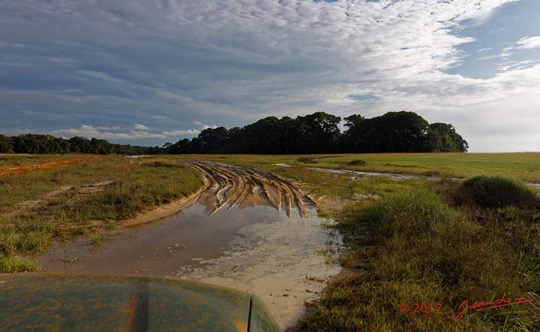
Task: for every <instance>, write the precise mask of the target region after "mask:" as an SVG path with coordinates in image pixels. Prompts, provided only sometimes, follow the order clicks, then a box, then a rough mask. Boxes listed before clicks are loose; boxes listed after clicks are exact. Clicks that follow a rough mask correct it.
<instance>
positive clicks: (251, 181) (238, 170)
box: [184, 160, 316, 216]
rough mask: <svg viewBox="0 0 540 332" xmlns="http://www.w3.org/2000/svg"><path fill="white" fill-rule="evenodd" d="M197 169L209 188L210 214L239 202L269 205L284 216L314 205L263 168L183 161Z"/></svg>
mask: <svg viewBox="0 0 540 332" xmlns="http://www.w3.org/2000/svg"><path fill="white" fill-rule="evenodd" d="M184 162H185V163H186V165H188V166H189V167H191V168H193V169H196V170H198V171H200V172H201V173H202V174H203V176H204V177H205V179H206V181H205V182H206V186H207V187H206V189H205V190H204V191H205V192H208V191H212V192H213V195H208V196H207V201H206V202H205V203H206V205H207V206H211V208H212V212H211V213H212V214H213V213H215V212H217V211H219V210H220V209H222V208H226V209H232V208H233V207H234V206H239V207H242V206H243V205H247V206H253V205H269V206H272V207H275V208H276V209H278V210H285V212H286V213H287V216H290V215H291V211H292V210H293V209H295V208H296V209H298V211H299V213H300V216H305V215H306V212H307V209H308V207H313V206H315V205H316V204H315V203H314V202H313V201H312V200H311V199H310V198H308V197H307V196H306V195H304V194H302V193H301V192H300V191H299V190H298V189H297V188H296V187H295V186H294V185H292V184H291V183H290V182H288V181H286V180H283V179H281V178H279V177H277V176H275V175H273V174H271V173H267V172H264V171H260V170H256V169H252V168H247V167H239V166H233V165H228V164H223V163H218V162H212V161H194V160H186V161H184Z"/></svg>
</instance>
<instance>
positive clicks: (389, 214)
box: [360, 191, 456, 242]
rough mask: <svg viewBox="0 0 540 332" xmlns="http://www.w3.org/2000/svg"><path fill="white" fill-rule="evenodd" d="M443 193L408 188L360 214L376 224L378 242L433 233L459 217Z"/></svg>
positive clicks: (372, 225) (363, 218)
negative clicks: (440, 194) (438, 227)
mask: <svg viewBox="0 0 540 332" xmlns="http://www.w3.org/2000/svg"><path fill="white" fill-rule="evenodd" d="M455 217H456V212H455V211H453V210H452V209H451V208H450V207H449V206H448V205H446V203H445V202H443V201H442V200H441V199H440V197H439V196H437V195H436V194H433V193H429V192H424V191H406V192H400V193H396V194H393V195H390V196H388V197H387V198H385V199H384V200H382V201H380V202H378V203H376V204H375V205H373V206H372V207H370V208H369V209H367V211H366V212H365V213H363V214H362V215H361V216H360V219H361V220H360V221H365V222H367V223H368V224H370V226H371V227H373V228H374V234H376V238H375V240H376V241H377V242H384V241H385V240H387V239H389V238H392V237H394V236H396V235H399V236H405V237H416V236H420V235H424V234H426V233H431V232H433V230H434V229H435V228H436V227H437V225H438V224H441V223H448V222H450V221H451V220H453V219H455Z"/></svg>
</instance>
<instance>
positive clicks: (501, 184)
mask: <svg viewBox="0 0 540 332" xmlns="http://www.w3.org/2000/svg"><path fill="white" fill-rule="evenodd" d="M455 197H456V198H457V201H458V203H462V204H463V203H468V202H473V203H474V204H476V205H479V206H481V207H485V208H502V207H507V206H518V207H521V208H534V207H538V206H540V204H539V200H538V198H537V197H536V195H535V193H534V191H533V190H532V189H530V188H529V187H527V185H526V184H524V183H523V182H520V181H518V180H515V179H512V178H507V177H503V176H476V177H473V178H470V179H467V180H465V181H464V182H463V184H462V185H461V186H460V187H459V188H458V190H457V192H456V195H455Z"/></svg>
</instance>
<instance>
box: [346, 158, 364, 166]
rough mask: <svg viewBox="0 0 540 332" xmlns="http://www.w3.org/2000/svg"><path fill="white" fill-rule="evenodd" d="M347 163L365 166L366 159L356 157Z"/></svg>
mask: <svg viewBox="0 0 540 332" xmlns="http://www.w3.org/2000/svg"><path fill="white" fill-rule="evenodd" d="M347 165H349V166H365V165H366V162H365V161H364V160H361V159H354V160H351V161H349V162H348V163H347Z"/></svg>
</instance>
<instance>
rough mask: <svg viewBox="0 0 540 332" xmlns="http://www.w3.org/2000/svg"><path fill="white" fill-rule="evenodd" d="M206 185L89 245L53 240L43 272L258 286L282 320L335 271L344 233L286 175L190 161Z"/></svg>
mask: <svg viewBox="0 0 540 332" xmlns="http://www.w3.org/2000/svg"><path fill="white" fill-rule="evenodd" d="M186 164H187V165H188V166H189V167H192V168H194V169H197V170H198V171H200V172H201V173H202V174H203V175H204V176H205V183H206V185H205V186H206V187H205V188H204V190H202V191H201V192H200V194H198V195H197V196H196V197H195V198H194V199H193V203H191V205H189V206H188V207H186V208H184V209H183V210H182V211H180V212H179V213H177V214H175V215H172V216H169V217H166V218H162V219H160V220H157V221H154V222H152V223H147V224H141V225H136V226H132V227H128V228H126V229H123V230H121V231H118V232H116V233H114V234H110V235H109V237H108V238H107V239H106V240H105V241H103V243H102V244H101V245H99V246H96V245H93V244H92V242H93V240H92V239H88V238H82V239H78V240H76V241H72V242H67V243H66V242H64V243H57V244H55V245H54V248H53V249H52V250H51V251H50V252H48V253H47V254H45V255H43V256H42V258H41V265H42V268H43V269H44V271H47V272H69V273H92V274H115V275H142V276H158V277H171V278H184V279H192V280H200V281H205V282H209V283H212V284H217V285H222V286H227V287H232V288H236V289H239V290H243V291H247V292H251V293H254V294H257V295H258V296H259V297H261V298H262V299H263V301H264V302H265V303H266V305H267V306H268V307H269V310H270V312H271V313H272V315H273V316H274V317H275V318H276V320H277V321H278V323H279V324H280V326H281V327H282V328H284V329H286V328H288V327H290V326H292V325H294V324H295V323H296V321H297V320H298V318H299V317H300V316H301V315H302V313H303V312H304V310H305V307H304V303H305V301H309V300H313V299H315V298H317V297H318V296H319V295H320V292H321V291H322V289H323V288H324V286H325V285H326V282H327V281H328V279H329V278H330V277H331V276H333V275H335V274H337V273H338V272H339V271H340V267H339V264H338V263H337V259H336V257H337V252H338V250H339V246H340V243H341V240H340V238H339V235H337V234H333V233H331V232H329V231H327V230H326V229H325V228H324V227H322V225H323V224H325V223H331V221H329V220H326V219H323V218H319V217H318V216H317V211H316V206H315V204H314V203H313V202H312V201H311V200H310V199H309V198H307V197H306V196H305V195H303V194H302V193H301V192H300V191H299V190H298V189H297V188H296V187H294V186H293V185H292V184H291V183H289V182H287V181H284V180H282V179H280V178H278V177H277V176H275V175H272V174H269V173H266V172H262V171H259V170H255V169H249V168H243V167H237V166H231V165H226V164H221V163H215V162H205V161H187V162H186Z"/></svg>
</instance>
